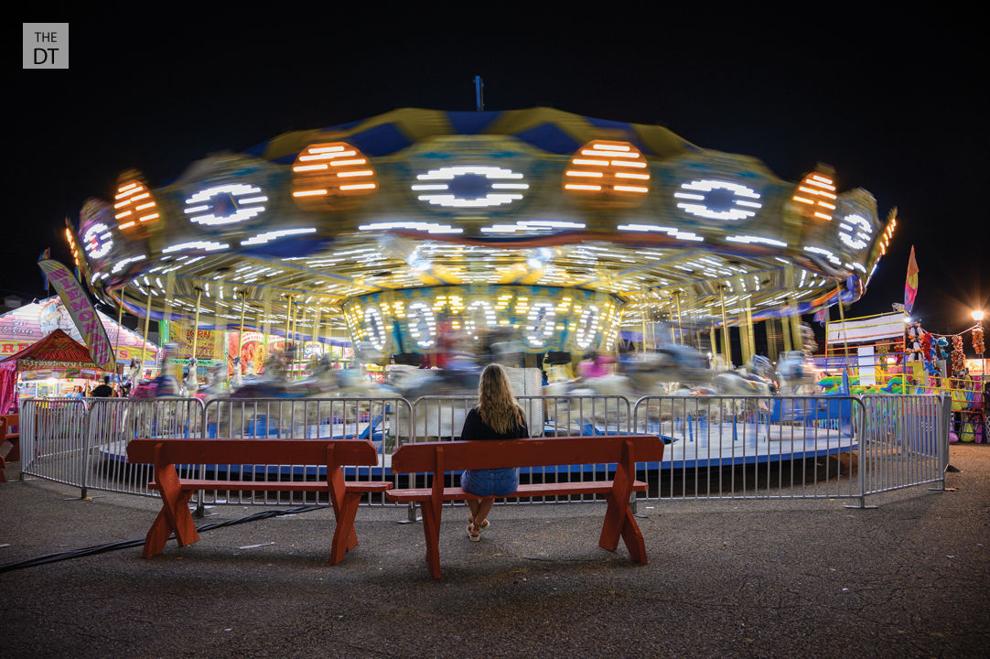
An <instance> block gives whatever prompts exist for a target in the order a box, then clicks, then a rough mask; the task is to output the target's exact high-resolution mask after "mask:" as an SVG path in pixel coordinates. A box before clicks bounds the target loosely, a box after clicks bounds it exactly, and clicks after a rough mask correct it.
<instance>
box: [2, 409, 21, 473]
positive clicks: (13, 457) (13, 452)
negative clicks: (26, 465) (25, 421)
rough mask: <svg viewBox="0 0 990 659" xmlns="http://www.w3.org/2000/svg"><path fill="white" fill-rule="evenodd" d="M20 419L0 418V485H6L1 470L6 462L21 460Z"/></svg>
mask: <svg viewBox="0 0 990 659" xmlns="http://www.w3.org/2000/svg"><path fill="white" fill-rule="evenodd" d="M19 430H20V417H19V416H18V415H17V414H8V415H6V416H0V483H6V482H7V477H6V476H5V475H4V473H3V470H4V468H6V466H7V460H10V461H11V462H17V461H18V460H20V459H21V444H20V442H21V433H20V432H19Z"/></svg>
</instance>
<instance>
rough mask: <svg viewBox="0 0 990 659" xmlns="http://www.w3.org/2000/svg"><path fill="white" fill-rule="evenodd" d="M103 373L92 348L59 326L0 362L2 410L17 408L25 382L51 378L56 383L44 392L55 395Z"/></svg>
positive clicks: (2, 411) (9, 410) (95, 378)
mask: <svg viewBox="0 0 990 659" xmlns="http://www.w3.org/2000/svg"><path fill="white" fill-rule="evenodd" d="M101 374H102V371H101V370H100V369H99V368H97V366H96V364H94V363H93V359H92V357H90V354H89V349H88V348H86V346H84V345H82V344H81V343H79V342H77V341H74V340H73V339H72V337H71V336H69V335H68V334H66V333H65V332H63V331H62V330H60V329H57V330H55V331H54V332H52V333H51V334H49V335H48V336H46V337H45V338H43V339H41V340H40V341H37V342H36V343H34V344H32V345H30V346H28V347H27V348H25V349H24V350H21V351H20V352H18V353H17V354H15V355H12V356H10V357H8V358H6V359H4V360H3V361H0V413H3V414H7V413H12V412H16V411H17V408H18V394H19V393H23V391H22V389H23V384H24V383H25V382H30V381H37V380H39V379H40V380H46V381H51V382H53V384H52V385H51V387H50V388H49V389H46V390H45V392H44V394H43V395H47V396H52V397H55V396H62V395H65V394H66V393H68V392H69V391H71V390H72V388H73V387H75V386H82V385H84V384H85V383H86V382H93V381H96V380H97V379H98V378H99V376H100V375H101ZM19 380H20V382H19ZM19 385H20V386H19ZM28 395H29V396H32V397H33V395H36V393H35V394H31V393H30V392H28Z"/></svg>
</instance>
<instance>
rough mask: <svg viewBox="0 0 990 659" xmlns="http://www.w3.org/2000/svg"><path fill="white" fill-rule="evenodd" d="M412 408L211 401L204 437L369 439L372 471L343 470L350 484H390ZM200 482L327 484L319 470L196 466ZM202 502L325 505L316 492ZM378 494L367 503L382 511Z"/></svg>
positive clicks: (356, 402)
mask: <svg viewBox="0 0 990 659" xmlns="http://www.w3.org/2000/svg"><path fill="white" fill-rule="evenodd" d="M411 419H412V408H411V406H410V404H409V402H408V401H407V400H405V399H404V398H295V399H289V398H261V399H256V398H250V399H249V398H243V399H238V398H225V399H215V400H211V401H209V402H208V403H207V404H206V408H205V410H204V426H203V428H204V437H220V438H229V439H255V438H257V439H265V438H279V437H282V438H293V439H370V440H371V441H372V443H374V445H375V448H376V449H377V451H378V464H377V465H376V466H374V467H363V466H345V467H344V473H345V476H346V478H347V479H348V480H353V481H372V480H388V479H389V478H390V474H391V457H392V453H393V452H394V451H395V449H396V448H397V447H398V445H399V444H400V442H401V441H404V440H405V439H406V438H408V437H409V436H410V425H409V424H410V422H411ZM198 473H199V475H198V478H199V479H201V480H227V481H230V480H235V481H251V480H269V481H274V482H283V481H289V482H294V481H305V480H317V479H321V478H323V479H325V478H326V467H325V466H322V467H321V466H317V465H284V464H282V465H276V464H269V465H247V464H230V465H219V464H212V465H199V472H198ZM201 496H202V498H201V502H205V503H234V504H244V505H248V504H261V505H301V504H311V503H327V502H328V500H327V495H326V494H323V493H315V492H243V491H240V490H236V489H224V490H207V491H205V492H201ZM385 502H386V501H385V496H384V494H382V493H372V494H369V495H367V501H366V503H370V504H375V505H383V504H384V503H385Z"/></svg>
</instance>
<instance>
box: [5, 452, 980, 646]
mask: <svg viewBox="0 0 990 659" xmlns="http://www.w3.org/2000/svg"><path fill="white" fill-rule="evenodd" d="M951 461H952V463H953V464H954V465H955V466H957V467H959V468H960V469H961V470H962V471H961V473H953V474H949V480H948V485H949V486H950V487H952V488H957V491H954V492H946V493H928V492H925V491H924V490H922V489H916V490H911V491H907V492H902V493H899V494H897V495H896V496H895V495H889V496H886V497H883V498H880V499H879V500H878V501H877V502H876V503H879V504H880V507H879V508H878V509H875V510H864V511H860V510H848V509H845V508H844V507H843V505H842V503H843V502H841V501H812V502H797V501H795V502H768V501H742V502H688V501H678V502H669V501H662V502H650V503H647V504H641V507H640V511H641V513H643V519H641V520H640V522H641V526H642V529H643V533H644V535H645V536H646V544H647V549H648V551H649V552H650V564H649V565H647V566H636V565H634V564H632V563H630V562H629V561H628V558H627V555H626V554H625V551H624V549H623V548H622V547H621V545H620V550H619V552H618V553H616V554H610V553H608V552H605V551H603V550H601V549H599V548H598V547H597V538H598V531H599V526H600V523H601V517H602V514H603V513H604V507H603V506H601V505H598V504H581V505H536V506H508V507H499V508H496V509H495V511H494V513H493V514H492V518H491V521H492V526H491V528H490V529H489V530H487V531H485V534H484V538H483V540H482V542H481V543H480V544H472V543H469V542H468V540H467V538H466V534H465V530H464V527H465V524H466V521H465V514H464V512H463V509H459V508H458V509H453V510H450V509H445V511H444V524H443V528H442V537H441V560H442V562H443V566H444V580H443V581H442V582H440V583H435V582H433V581H432V580H431V579H430V578H429V575H428V573H427V571H426V566H425V563H424V560H423V554H424V542H423V536H422V529H421V526H420V525H418V524H417V525H403V524H398V523H396V522H397V521H398V520H400V519H403V518H404V517H405V511H404V510H403V509H394V508H386V509H362V510H361V511H360V512H359V513H358V521H357V530H358V534H359V537H360V540H361V545H360V546H359V547H358V548H357V549H356V550H355V551H354V552H353V553H351V554H350V555H349V556H348V557H347V559H346V560H345V562H344V563H343V564H342V565H340V566H337V567H332V568H331V567H328V566H327V565H326V564H325V561H326V555H327V551H328V543H329V530H330V529H332V524H333V522H332V515H331V514H330V513H329V512H328V511H317V512H313V513H305V514H299V515H293V516H287V517H281V518H277V519H270V520H264V521H260V522H254V523H250V524H244V525H240V526H234V527H229V528H224V529H218V530H215V531H211V532H208V533H204V534H203V538H202V541H201V542H199V543H198V544H196V545H194V546H192V547H188V548H184V549H181V550H180V549H177V548H176V547H175V545H174V543H172V544H170V546H169V549H168V550H167V551H166V553H165V555H164V556H160V557H157V558H155V559H153V560H150V561H147V560H144V559H142V558H141V555H140V548H132V549H125V550H121V551H116V552H112V553H106V554H102V555H99V556H92V557H87V558H80V559H75V560H70V561H64V562H61V563H56V564H51V565H46V566H41V567H35V568H29V569H24V570H16V571H11V572H6V573H3V574H0V602H2V606H0V611H2V613H0V656H5V657H21V656H32V657H42V656H73V657H106V656H170V657H175V656H211V657H213V656H278V657H284V656H327V655H331V656H345V655H346V656H397V657H407V656H415V657H432V656H495V655H498V656H521V655H531V656H532V655H540V656H546V655H552V656H557V655H576V656H602V655H611V656H633V655H639V656H676V657H683V656H726V655H743V656H791V657H793V656H833V657H838V656H842V657H849V656H883V657H887V656H889V657H895V656H896V657H902V656H950V657H957V656H987V654H988V650H990V558H988V556H990V554H988V551H987V549H988V546H990V447H986V446H959V445H956V446H953V447H952V456H951ZM7 473H8V477H11V476H13V475H14V473H15V472H14V469H13V468H12V467H8V472H7ZM77 496H78V490H74V489H71V488H67V487H64V486H60V485H54V484H51V483H47V482H44V481H40V480H27V481H24V482H16V481H14V482H10V483H7V484H2V485H0V564H3V563H11V562H14V561H19V560H24V559H27V558H31V557H35V556H39V555H41V554H48V553H53V552H58V551H64V550H67V549H72V548H77V547H83V546H87V545H92V544H101V543H106V542H111V541H119V540H128V539H137V538H143V536H144V533H145V532H146V530H147V528H148V526H149V525H150V523H151V520H152V517H153V516H154V514H155V511H156V510H157V503H156V502H155V501H154V500H151V499H138V498H135V497H125V496H120V495H106V494H101V493H96V496H95V498H94V499H93V500H92V501H79V500H78V499H76V498H74V497H77ZM258 510H259V509H258V508H247V507H244V506H230V507H218V508H214V509H212V510H211V511H210V512H211V513H212V514H211V516H210V517H208V518H207V520H205V521H207V522H210V521H216V520H219V519H227V518H236V517H240V516H243V515H246V514H250V513H252V512H257V511H258ZM5 545H6V546H5Z"/></svg>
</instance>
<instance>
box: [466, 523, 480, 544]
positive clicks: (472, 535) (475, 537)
mask: <svg viewBox="0 0 990 659" xmlns="http://www.w3.org/2000/svg"><path fill="white" fill-rule="evenodd" d="M467 534H468V540H470V541H471V542H481V530H480V529H478V528H476V527H475V525H474V522H471V523H469V524H468V525H467Z"/></svg>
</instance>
